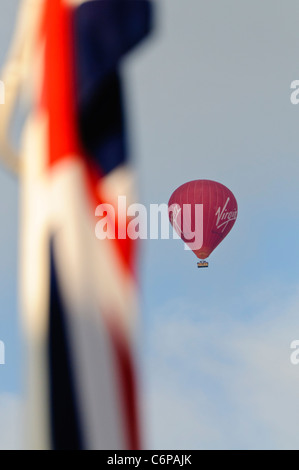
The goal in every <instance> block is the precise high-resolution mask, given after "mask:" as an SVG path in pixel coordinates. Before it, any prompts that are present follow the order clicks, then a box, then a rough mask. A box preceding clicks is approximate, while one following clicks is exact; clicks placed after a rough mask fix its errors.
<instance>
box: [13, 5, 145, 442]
mask: <svg viewBox="0 0 299 470" xmlns="http://www.w3.org/2000/svg"><path fill="white" fill-rule="evenodd" d="M28 2H29V3H30V5H31V6H30V8H31V9H32V7H33V5H34V1H33V0H28ZM37 4H42V8H40V12H39V17H38V18H39V19H38V27H37V28H36V43H35V48H34V64H33V68H32V77H34V78H32V80H33V82H34V87H33V90H34V94H33V99H34V106H33V110H32V112H31V115H30V117H29V118H28V122H27V124H26V130H25V133H24V139H23V146H22V155H21V157H22V158H21V167H20V168H21V170H20V174H21V309H22V319H23V325H24V329H25V331H26V337H27V348H28V390H29V393H28V397H29V401H28V410H29V415H28V417H27V418H28V419H27V420H26V421H27V423H28V433H27V434H28V446H29V447H30V448H51V449H138V448H140V446H141V441H140V423H139V413H138V396H137V395H138V393H137V388H138V387H137V383H136V368H135V354H134V335H135V333H136V331H135V330H136V319H137V316H136V315H137V313H136V312H137V309H136V274H135V268H134V267H135V255H136V247H135V242H134V241H132V240H129V239H128V238H126V239H121V240H120V239H117V238H116V239H114V240H112V239H105V240H98V239H97V238H96V236H95V224H96V219H95V209H96V207H97V206H98V205H99V204H100V203H104V202H105V203H111V204H113V205H114V204H115V202H116V200H117V197H118V196H119V195H125V196H127V197H128V199H130V197H131V194H132V184H131V183H132V181H131V179H132V178H131V172H130V170H129V168H128V166H127V155H128V150H127V143H126V131H125V119H124V110H123V104H122V89H121V80H120V74H119V63H120V60H121V58H122V57H123V56H124V55H125V54H126V53H127V52H129V51H130V50H131V49H132V48H133V47H134V46H135V45H136V44H137V43H139V42H140V41H141V40H142V39H143V37H145V36H146V35H147V33H148V32H149V31H150V27H151V5H150V2H148V1H147V0H94V1H67V0H44V2H36V8H38V7H37ZM35 14H36V15H37V13H35ZM37 16H38V15H37Z"/></svg>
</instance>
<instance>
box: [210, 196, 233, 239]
mask: <svg viewBox="0 0 299 470" xmlns="http://www.w3.org/2000/svg"><path fill="white" fill-rule="evenodd" d="M229 201H230V198H229V197H228V198H227V200H226V203H225V204H224V206H223V208H222V209H221V207H218V209H217V212H216V214H215V215H216V217H217V220H216V228H217V229H219V228H221V227H223V229H222V232H224V230H225V229H226V227H227V225H228V224H229V223H230V222H233V221H234V220H236V218H237V215H238V211H237V210H236V209H235V210H234V211H230V212H228V210H227V206H228V203H229Z"/></svg>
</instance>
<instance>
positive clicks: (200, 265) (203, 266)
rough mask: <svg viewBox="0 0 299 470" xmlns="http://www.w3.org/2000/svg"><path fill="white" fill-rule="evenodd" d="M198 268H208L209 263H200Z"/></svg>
mask: <svg viewBox="0 0 299 470" xmlns="http://www.w3.org/2000/svg"><path fill="white" fill-rule="evenodd" d="M197 267H198V268H208V267H209V263H208V262H207V261H200V262H199V263H197Z"/></svg>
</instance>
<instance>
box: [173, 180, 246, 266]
mask: <svg viewBox="0 0 299 470" xmlns="http://www.w3.org/2000/svg"><path fill="white" fill-rule="evenodd" d="M168 213H169V219H170V222H171V224H172V225H173V227H174V229H175V230H176V232H177V233H178V234H179V236H180V237H181V238H182V240H183V241H184V242H185V243H186V244H187V245H188V246H189V248H190V249H191V250H192V251H193V252H194V253H195V255H196V256H197V257H198V258H199V259H206V258H208V256H209V255H210V254H211V253H212V251H214V250H215V248H216V247H217V246H218V245H219V243H221V242H222V240H223V239H224V238H225V237H226V236H227V234H228V233H229V232H230V231H231V229H232V228H233V225H234V223H235V221H236V219H237V215H238V204H237V201H236V198H235V196H234V195H233V193H232V192H231V191H230V190H229V189H228V188H227V187H226V186H224V185H223V184H221V183H217V182H216V181H210V180H195V181H190V182H189V183H185V184H183V185H182V186H180V187H179V188H177V189H176V190H175V191H174V193H173V194H172V196H171V197H170V200H169V203H168Z"/></svg>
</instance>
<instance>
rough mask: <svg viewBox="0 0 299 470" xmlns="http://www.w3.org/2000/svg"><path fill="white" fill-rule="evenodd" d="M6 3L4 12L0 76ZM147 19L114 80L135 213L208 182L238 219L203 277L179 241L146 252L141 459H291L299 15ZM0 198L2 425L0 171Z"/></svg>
mask: <svg viewBox="0 0 299 470" xmlns="http://www.w3.org/2000/svg"><path fill="white" fill-rule="evenodd" d="M17 3H18V2H16V1H12V0H10V1H8V0H5V2H2V5H1V16H0V41H1V42H0V58H1V60H3V57H4V51H5V48H6V47H7V44H8V38H9V36H10V31H11V28H12V24H13V13H14V8H15V6H16V4H17ZM156 3H157V28H156V34H155V36H154V37H153V38H152V40H151V41H148V43H147V44H146V45H145V46H144V47H143V48H140V49H139V50H138V51H136V52H135V53H134V54H133V55H132V56H131V57H130V58H129V59H128V60H127V61H126V62H125V63H124V64H123V69H124V74H125V76H126V78H127V85H126V86H127V102H128V103H130V105H131V106H130V108H129V113H130V129H131V132H132V149H133V155H134V159H135V161H136V165H137V168H138V174H139V190H140V199H141V202H143V203H145V204H146V205H148V204H150V203H162V202H167V201H168V199H169V197H170V195H171V193H172V192H173V190H174V189H175V188H176V187H177V186H179V185H180V184H182V183H184V182H186V181H189V180H193V179H201V178H207V179H213V180H216V181H220V182H222V183H223V184H225V185H226V186H228V187H229V188H230V189H231V190H232V191H233V193H234V194H235V196H236V198H237V200H238V204H239V217H238V220H237V222H236V224H235V226H234V228H233V230H232V231H231V233H230V234H229V236H228V237H227V238H226V239H225V241H224V242H223V243H222V244H221V245H220V246H219V247H218V248H217V249H216V250H215V252H214V253H213V255H212V256H211V258H210V267H209V269H208V270H197V268H196V258H195V257H194V255H193V254H192V253H191V252H187V251H184V249H183V244H182V242H181V241H178V240H171V241H166V240H158V241H145V242H142V249H143V257H142V258H141V276H142V283H141V285H142V296H141V307H142V326H141V337H140V338H141V340H140V353H141V360H140V370H141V374H142V379H143V380H142V384H143V386H142V389H143V402H144V416H145V423H146V426H145V427H146V435H147V443H148V446H149V447H156V448H168V449H170V448H299V439H298V437H297V434H298V433H297V423H298V419H299V406H298V398H297V396H298V388H299V366H297V367H296V366H293V365H291V364H290V359H289V357H290V352H291V351H290V343H291V341H292V340H294V339H299V268H298V261H297V260H298V259H299V243H298V230H299V220H298V206H299V193H298V173H299V161H298V152H299V143H298V128H299V105H298V106H294V105H292V104H291V103H290V98H289V97H290V83H291V82H292V81H293V80H295V79H299V28H298V21H299V5H298V2H296V0H287V1H285V2H281V0H264V1H263V2H260V1H258V0H251V1H250V2H249V1H247V2H246V1H243V2H240V1H239V0H227V1H226V2H223V1H221V0H215V1H213V2H205V1H203V0H186V1H183V0H161V1H160V2H156ZM133 137H134V138H133ZM0 196H1V197H0V213H1V220H2V229H1V231H0V237H1V244H0V249H1V265H0V280H1V283H0V298H1V310H0V339H1V340H3V341H5V343H6V347H7V364H6V366H5V367H1V366H0V413H1V410H2V413H4V414H5V416H6V419H8V418H9V416H14V419H13V420H12V421H13V422H17V417H16V416H17V411H16V410H19V409H20V408H21V406H20V404H19V403H20V400H19V399H18V396H19V395H20V391H21V378H20V377H21V366H22V360H21V354H20V352H21V348H20V338H19V333H18V327H17V307H16V300H15V298H16V265H17V255H16V249H17V207H18V206H17V185H16V184H15V183H14V182H13V181H12V180H11V179H10V178H9V177H8V176H7V175H6V174H5V173H4V172H3V171H1V172H0ZM4 393H5V394H6V395H5V397H4V396H3V395H2V402H1V394H4ZM6 403H9V406H7V407H5V404H6ZM5 409H6V411H5ZM6 434H7V433H6ZM11 434H13V427H12V430H11ZM1 439H2V440H3V441H2V444H1ZM1 445H2V446H4V445H5V444H4V434H3V433H1V430H0V448H1ZM7 445H8V444H7Z"/></svg>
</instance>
